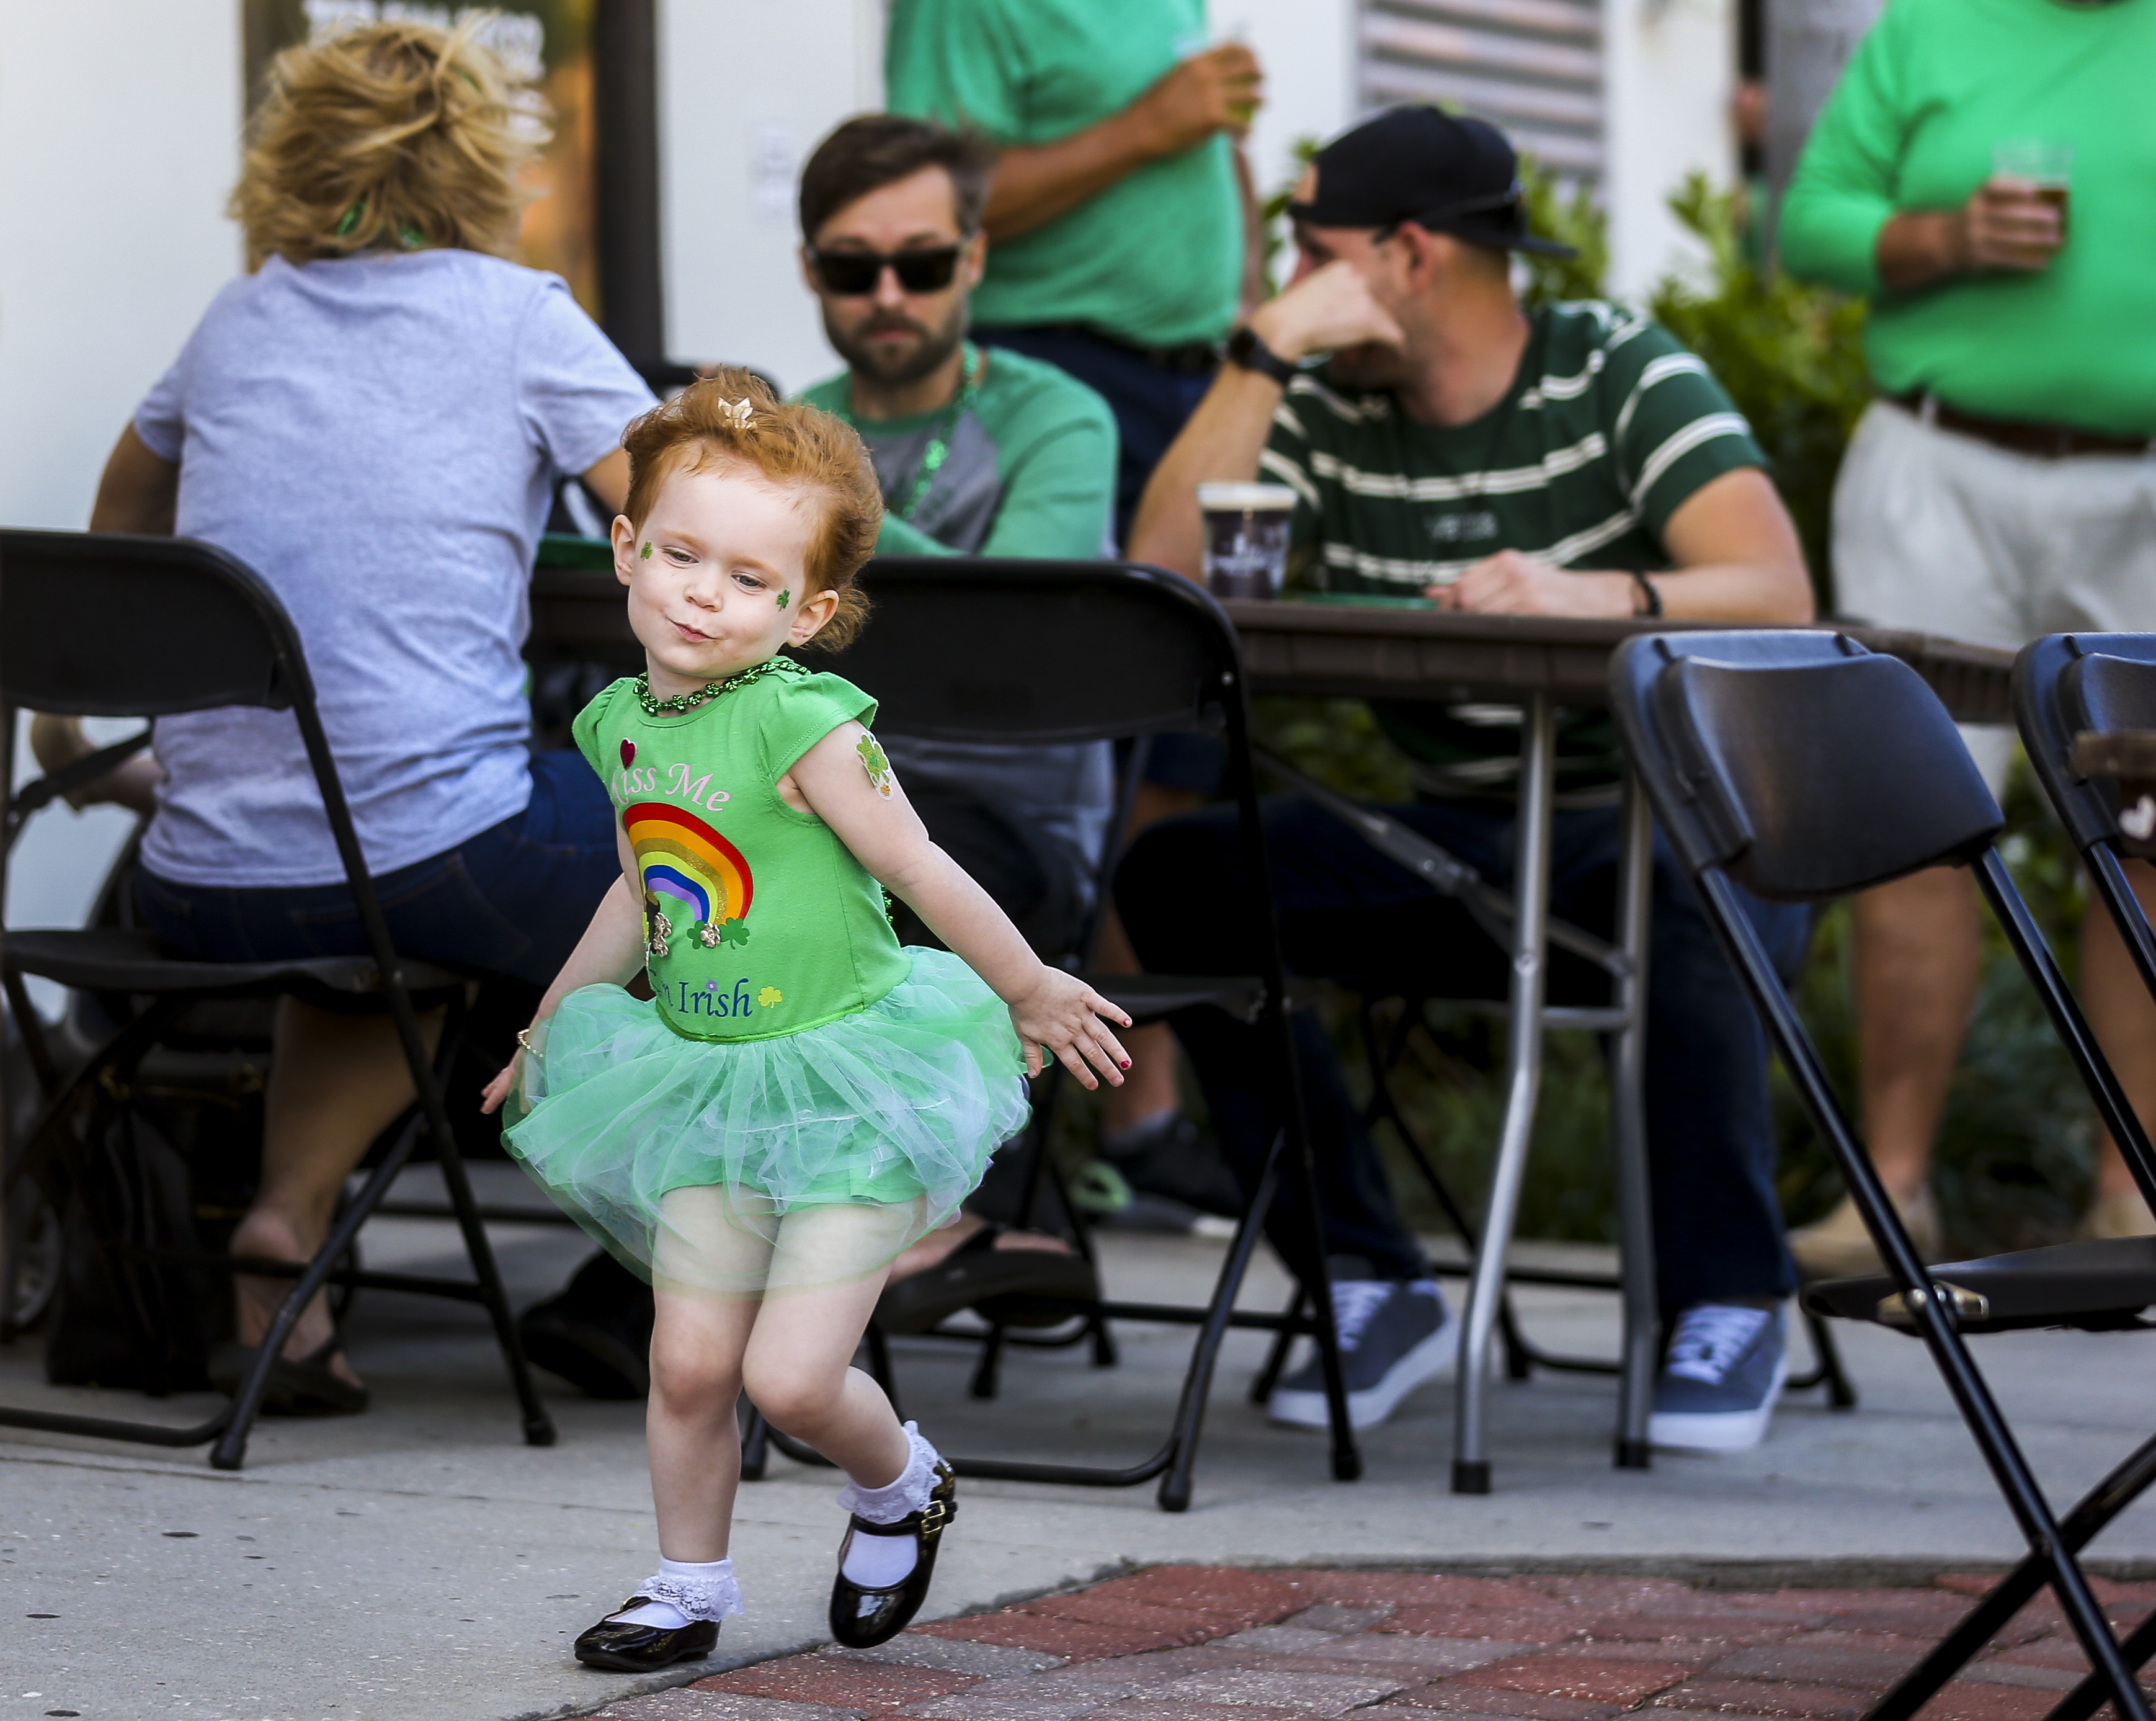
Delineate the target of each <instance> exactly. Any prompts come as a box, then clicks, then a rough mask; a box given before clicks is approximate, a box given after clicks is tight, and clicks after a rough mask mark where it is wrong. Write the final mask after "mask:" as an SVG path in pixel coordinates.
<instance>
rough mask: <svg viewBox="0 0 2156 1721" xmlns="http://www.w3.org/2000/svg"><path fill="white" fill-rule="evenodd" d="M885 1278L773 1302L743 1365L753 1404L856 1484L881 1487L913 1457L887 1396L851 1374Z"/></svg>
mask: <svg viewBox="0 0 2156 1721" xmlns="http://www.w3.org/2000/svg"><path fill="white" fill-rule="evenodd" d="M883 1283H884V1275H883V1274H882V1273H880V1272H878V1273H875V1274H874V1275H872V1276H871V1277H869V1278H866V1279H863V1280H860V1281H858V1282H855V1283H853V1284H850V1285H843V1286H839V1287H835V1288H833V1289H829V1290H821V1291H796V1292H785V1293H783V1294H781V1295H778V1296H774V1297H767V1299H766V1300H765V1302H764V1303H763V1306H762V1308H761V1309H760V1310H758V1311H757V1317H756V1325H755V1327H754V1328H753V1329H752V1331H751V1332H750V1333H749V1335H748V1349H747V1353H746V1354H745V1355H744V1356H743V1358H742V1380H743V1384H744V1385H746V1387H747V1391H748V1395H749V1400H750V1402H752V1404H754V1405H755V1406H756V1407H757V1409H758V1410H761V1411H762V1412H763V1414H764V1415H765V1416H766V1417H767V1418H768V1419H769V1420H770V1422H771V1424H772V1426H773V1427H775V1428H780V1429H783V1430H784V1431H786V1432H787V1433H788V1434H790V1435H792V1436H793V1437H794V1438H795V1439H796V1440H803V1441H808V1444H809V1445H810V1446H814V1447H815V1449H816V1450H817V1451H819V1452H821V1453H822V1454H823V1455H824V1456H825V1457H826V1458H829V1460H830V1461H831V1462H833V1463H834V1464H835V1465H837V1466H838V1467H839V1468H840V1469H841V1470H843V1471H844V1472H846V1474H847V1475H848V1476H849V1477H852V1478H853V1480H854V1481H855V1482H859V1483H860V1484H861V1485H862V1486H864V1487H884V1486H885V1485H886V1484H888V1483H890V1482H894V1481H896V1479H897V1477H898V1474H899V1472H901V1471H902V1470H904V1469H905V1468H906V1462H907V1460H908V1459H909V1458H910V1456H911V1446H909V1445H908V1443H907V1441H906V1431H905V1430H904V1429H903V1428H901V1427H900V1426H899V1421H898V1415H897V1413H896V1411H894V1410H892V1409H891V1400H889V1399H887V1398H885V1396H884V1392H883V1389H882V1388H881V1387H880V1386H878V1385H876V1384H875V1381H874V1380H872V1379H870V1378H869V1377H868V1376H867V1375H866V1374H863V1373H862V1372H861V1371H860V1369H856V1368H855V1367H853V1366H852V1364H853V1359H854V1352H855V1349H857V1348H858V1347H859V1345H860V1342H861V1334H862V1333H865V1331H867V1330H868V1324H869V1316H870V1313H873V1312H874V1310H875V1301H876V1297H878V1295H880V1293H881V1292H882V1290H883Z"/></svg>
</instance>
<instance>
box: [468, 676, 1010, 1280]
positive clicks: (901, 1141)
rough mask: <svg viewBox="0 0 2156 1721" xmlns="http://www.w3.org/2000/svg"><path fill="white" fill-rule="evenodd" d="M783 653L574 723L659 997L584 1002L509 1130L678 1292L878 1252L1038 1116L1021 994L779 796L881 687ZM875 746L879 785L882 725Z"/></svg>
mask: <svg viewBox="0 0 2156 1721" xmlns="http://www.w3.org/2000/svg"><path fill="white" fill-rule="evenodd" d="M776 662H777V664H778V667H777V668H776V669H774V670H771V671H769V672H767V673H766V674H764V675H763V676H760V677H759V678H758V679H757V680H754V681H749V682H747V683H744V684H742V685H739V686H735V687H734V688H732V689H731V690H730V691H726V692H725V693H722V694H721V695H719V696H717V697H716V698H714V699H712V700H711V701H708V702H706V704H703V705H701V706H697V707H696V708H695V709H694V710H692V711H689V712H666V713H662V714H661V715H660V716H657V717H653V716H649V715H647V714H646V713H645V712H644V709H643V707H642V706H641V705H640V704H639V701H638V698H637V694H636V685H635V683H634V682H633V681H617V682H615V683H614V684H613V686H611V687H609V688H608V689H607V690H606V691H604V692H603V693H602V694H600V695H599V696H598V698H597V699H595V700H593V701H592V703H591V704H590V705H589V706H587V707H586V708H585V710H584V711H583V714H582V715H581V716H579V717H577V723H576V738H577V746H578V747H580V748H582V749H583V754H584V757H585V758H588V760H590V761H591V763H592V767H593V769H594V770H596V771H597V772H598V773H599V776H600V778H601V780H602V781H603V782H604V783H605V784H606V786H607V791H608V795H609V796H610V797H611V799H612V800H613V804H614V807H615V809H616V810H617V814H618V815H619V818H620V820H621V825H622V829H623V831H624V834H625V835H626V837H627V839H628V841H629V846H630V848H631V849H632V850H633V851H634V855H635V860H636V868H637V881H638V883H639V886H640V888H641V890H642V892H643V897H644V934H645V971H646V974H647V976H648V978H649V981H650V984H651V991H652V996H651V998H650V999H636V998H634V997H632V996H631V995H630V994H629V992H628V991H626V990H625V989H623V988H621V987H619V986H610V985H602V986H586V987H583V988H582V989H579V990H577V991H576V992H573V993H572V994H570V995H569V996H568V997H567V998H566V999H563V1000H562V1004H561V1007H560V1008H559V1009H557V1011H556V1012H555V1013H554V1015H552V1017H550V1018H549V1019H548V1020H547V1021H546V1022H544V1023H542V1025H540V1026H539V1028H538V1029H537V1030H535V1032H534V1035H533V1045H534V1046H535V1048H536V1050H535V1051H534V1053H533V1055H532V1056H529V1057H527V1058H526V1059H525V1060H524V1062H523V1066H522V1070H521V1075H520V1078H519V1081H518V1086H517V1091H516V1093H515V1094H514V1095H513V1096H512V1097H511V1105H510V1117H511V1123H510V1127H509V1128H508V1129H507V1131H506V1133H505V1139H506V1142H507V1143H508V1145H509V1148H510V1149H511V1152H512V1153H515V1154H516V1156H517V1157H518V1158H520V1159H521V1160H523V1161H524V1163H525V1164H526V1165H527V1166H529V1167H530V1168H531V1171H532V1172H533V1174H535V1175H536V1176H537V1177H538V1178H539V1179H540V1180H541V1181H542V1182H543V1183H544V1184H546V1185H547V1188H548V1189H551V1190H552V1192H553V1193H554V1194H555V1196H556V1198H557V1200H560V1201H561V1202H562V1204H563V1205H565V1206H566V1207H567V1208H568V1209H569V1210H571V1211H572V1212H573V1213H574V1214H575V1215H577V1218H578V1220H580V1221H581V1222H582V1223H583V1225H584V1226H585V1227H586V1229H587V1230H590V1231H591V1232H592V1233H593V1236H596V1237H597V1238H598V1240H599V1241H600V1242H601V1243H603V1244H604V1245H605V1246H606V1247H607V1248H608V1250H610V1251H612V1252H613V1254H614V1256H616V1257H617V1258H618V1259H619V1260H620V1261H622V1262H623V1263H624V1265H626V1266H629V1267H630V1268H632V1269H633V1270H634V1271H638V1272H639V1273H640V1274H642V1275H643V1276H644V1277H647V1278H649V1279H651V1280H653V1282H654V1283H656V1284H657V1285H659V1286H660V1288H662V1289H666V1290H672V1291H683V1290H686V1291H699V1292H710V1293H713V1294H718V1295H739V1296H760V1295H764V1294H767V1293H769V1292H776V1291H784V1290H805V1289H814V1288H818V1287H826V1286H830V1285H837V1284H844V1283H847V1282H852V1281H855V1280H857V1279H859V1278H860V1277H863V1276H865V1274H868V1273H870V1272H874V1271H878V1270H880V1268H882V1267H883V1266H886V1265H888V1264H889V1262H890V1261H891V1260H892V1259H893V1258H894V1257H895V1256H897V1255H898V1254H899V1253H900V1251H902V1250H904V1249H905V1248H906V1247H907V1246H909V1245H910V1244H911V1243H913V1242H915V1241H917V1240H918V1239H919V1238H920V1237H921V1236H922V1235H924V1234H925V1233H926V1232H927V1231H929V1230H933V1229H934V1228H935V1227H936V1226H937V1225H942V1223H944V1222H945V1221H946V1220H948V1219H949V1218H950V1217H951V1215H952V1214H953V1213H955V1212H956V1211H957V1206H958V1204H959V1202H960V1201H962V1200H963V1199H964V1198H965V1197H966V1195H967V1194H969V1193H970V1192H971V1191H972V1189H973V1187H974V1185H975V1184H978V1182H979V1180H980V1176H981V1173H982V1171H983V1169H984V1168H985V1167H986V1165H987V1163H988V1156H989V1155H990V1154H991V1153H993V1152H994V1151H995V1149H996V1148H998V1146H999V1145H1001V1144H1002V1143H1004V1142H1005V1141H1007V1140H1009V1138H1011V1137H1013V1136H1014V1135H1015V1134H1017V1133H1019V1130H1020V1129H1022V1128H1024V1125H1025V1122H1026V1118H1027V1107H1026V1100H1025V1087H1024V1076H1023V1071H1024V1059H1023V1056H1022V1054H1021V1053H1020V1051H1019V1044H1018V1037H1017V1035H1016V1034H1015V1033H1014V1030H1012V1027H1011V1025H1010V1018H1009V1013H1008V1012H1007V1011H1006V1010H1005V1009H1004V1005H1003V1004H1002V1002H1001V1001H1000V1000H999V999H998V998H997V997H996V995H995V994H993V992H991V991H990V990H989V989H988V987H987V986H986V985H985V984H983V982H982V981H981V979H979V977H978V975H976V974H974V973H973V970H972V969H971V968H968V967H967V966H966V965H965V963H962V962H961V961H960V960H959V959H958V958H957V957H955V956H952V955H950V954H949V953H947V952H944V951H940V950H928V949H922V948H907V947H901V945H900V944H899V943H898V940H897V938H896V937H895V936H894V935H893V933H892V932H891V921H890V918H889V916H888V915H887V913H886V912H885V907H884V899H883V892H882V891H881V889H880V886H878V885H877V884H876V881H875V880H874V879H873V878H871V877H870V876H869V875H868V873H867V871H865V869H864V868H863V867H862V866H861V864H860V861H858V860H855V858H854V856H853V855H852V853H851V852H850V850H848V849H847V848H846V846H845V845H844V844H843V843H842V842H840V841H839V838H838V836H837V835H836V834H835V833H834V832H833V830H831V828H830V827H829V825H825V824H824V821H823V820H822V819H819V818H817V817H816V816H815V815H814V814H812V813H805V812H801V811H798V810H797V809H794V808H793V807H790V806H788V804H786V802H785V800H784V799H783V798H782V797H781V796H780V795H779V794H778V781H779V779H780V778H782V777H783V776H784V775H785V774H786V773H787V772H788V771H789V770H790V769H792V768H793V765H794V764H795V763H796V762H798V760H799V759H800V758H801V757H802V755H803V754H804V753H807V752H808V749H809V748H810V747H814V745H815V744H816V743H817V742H819V741H821V740H822V739H823V738H824V737H825V736H827V735H829V733H830V732H832V731H833V730H834V729H835V728H837V727H839V726H840V725H841V724H843V723H846V722H852V721H859V722H862V723H864V724H866V723H867V722H870V721H872V720H873V718H874V717H875V701H873V700H871V699H870V698H869V697H868V696H866V695H865V694H864V693H862V692H861V691H860V689H858V688H856V687H855V686H851V685H850V683H848V682H846V681H843V680H841V679H840V678H839V677H838V676H831V675H820V674H817V673H814V672H813V671H811V670H807V669H804V668H803V667H802V666H800V665H798V664H795V663H793V662H792V661H791V660H786V659H780V660H776ZM862 753H863V764H864V768H866V769H868V770H869V771H870V776H871V780H877V778H878V773H880V772H881V771H883V770H885V765H884V762H883V760H882V758H881V755H880V752H879V751H878V750H877V749H876V748H875V742H874V741H873V740H872V739H870V740H865V742H863V743H862ZM880 780H881V782H883V783H888V781H889V778H888V777H887V776H885V777H883V778H880ZM885 792H886V793H888V789H886V791H885Z"/></svg>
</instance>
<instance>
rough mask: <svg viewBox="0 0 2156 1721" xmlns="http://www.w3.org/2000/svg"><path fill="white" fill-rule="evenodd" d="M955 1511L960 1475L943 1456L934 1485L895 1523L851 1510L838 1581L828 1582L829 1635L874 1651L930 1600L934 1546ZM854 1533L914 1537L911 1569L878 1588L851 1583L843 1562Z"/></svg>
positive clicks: (840, 1546)
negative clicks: (924, 1501) (924, 1502)
mask: <svg viewBox="0 0 2156 1721" xmlns="http://www.w3.org/2000/svg"><path fill="white" fill-rule="evenodd" d="M957 1515H958V1479H957V1477H955V1476H953V1475H952V1473H951V1467H950V1466H949V1465H948V1464H946V1463H943V1462H942V1461H941V1460H938V1461H937V1466H936V1486H935V1487H934V1488H933V1489H932V1490H931V1491H930V1492H929V1496H928V1503H927V1506H925V1507H923V1508H921V1510H920V1511H918V1512H911V1513H907V1514H906V1516H905V1517H904V1518H901V1519H899V1521H898V1522H897V1523H870V1522H869V1521H868V1520H867V1519H866V1518H863V1517H861V1516H860V1514H859V1513H853V1514H850V1516H851V1520H852V1521H851V1523H850V1524H849V1525H848V1527H847V1529H846V1539H845V1540H844V1541H843V1542H841V1543H839V1577H838V1581H837V1582H836V1583H834V1584H833V1585H832V1586H831V1636H834V1638H836V1639H837V1640H838V1641H839V1642H840V1643H842V1644H844V1646H845V1647H847V1648H848V1649H874V1648H875V1647H876V1645H878V1644H879V1643H888V1642H890V1641H891V1639H892V1638H894V1637H896V1636H898V1634H899V1633H900V1632H901V1631H904V1630H905V1629H906V1626H908V1625H910V1624H911V1623H912V1621H913V1616H914V1615H916V1614H917V1613H919V1612H920V1611H921V1603H922V1602H924V1601H926V1600H927V1599H928V1581H929V1580H930V1579H931V1578H932V1577H934V1576H935V1575H936V1548H937V1543H938V1542H940V1541H941V1540H942V1536H943V1532H944V1530H945V1529H946V1528H947V1527H948V1526H949V1524H950V1522H951V1520H952V1518H956V1517H957ZM855 1536H911V1537H913V1538H914V1543H915V1548H914V1561H913V1569H912V1570H911V1571H910V1572H908V1573H907V1574H906V1575H905V1576H904V1577H903V1578H901V1579H900V1580H898V1582H896V1584H887V1585H884V1586H883V1587H881V1588H880V1589H875V1590H870V1589H867V1588H865V1587H864V1586H863V1585H860V1584H856V1583H855V1582H854V1581H852V1580H850V1578H848V1577H847V1576H846V1573H845V1564H844V1562H845V1558H846V1549H848V1548H849V1547H850V1546H851V1545H852V1543H853V1539H854V1538H855Z"/></svg>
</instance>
